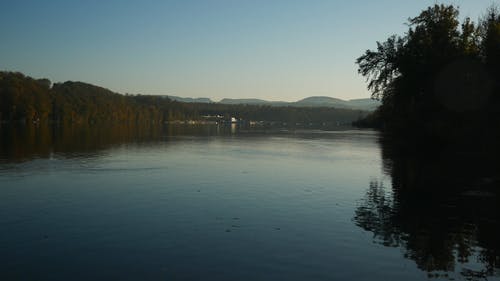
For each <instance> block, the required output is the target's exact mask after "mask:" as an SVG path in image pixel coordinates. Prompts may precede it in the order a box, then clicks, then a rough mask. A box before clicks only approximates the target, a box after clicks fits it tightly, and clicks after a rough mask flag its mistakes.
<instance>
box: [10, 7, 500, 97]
mask: <svg viewBox="0 0 500 281" xmlns="http://www.w3.org/2000/svg"><path fill="white" fill-rule="evenodd" d="M434 3H436V1H427V0H419V1H414V0H379V1H373V0H366V1H365V0H359V1H352V0H351V1H347V0H346V1H334V0H331V1H327V0H324V1H314V0H303V1H294V0H283V1H281V0H246V1H244V0H199V1H189V0H179V1H167V0H163V1H161V0H158V1H151V0H142V1H126V0H122V1H116V0H109V1H108V0H106V1H104V0H85V1H81V0H78V1H73V0H57V1H50V0H46V1H39V0H16V1H8V3H7V1H5V0H4V1H3V4H2V5H1V8H0V38H1V39H0V69H1V70H9V71H21V72H23V73H25V74H27V75H29V76H33V77H36V78H41V77H46V78H49V79H50V80H52V81H53V82H62V81H66V80H73V81H84V82H88V83H92V84H96V85H99V86H103V87H105V88H109V89H111V90H113V91H116V92H120V93H131V94H138V93H142V94H169V95H178V96H184V97H210V98H213V99H215V100H218V99H220V98H223V97H230V98H245V97H255V98H264V99H269V100H289V101H290V100H297V99H300V98H304V97H307V96H311V95H325V96H332V97H338V98H344V99H350V98H365V97H369V96H370V94H369V92H368V91H367V90H366V86H365V81H364V79H363V78H362V77H360V76H359V75H358V74H357V72H356V65H355V64H354V61H355V59H356V58H357V57H358V56H360V55H361V54H362V53H363V52H364V50H366V49H370V48H374V46H375V41H377V40H378V41H383V40H385V39H386V38H387V37H388V36H389V35H391V34H394V33H397V34H402V33H403V32H404V31H405V30H406V27H405V25H404V23H405V21H406V19H407V18H408V17H410V16H416V15H417V14H418V13H419V12H420V11H421V10H423V9H424V8H426V7H427V6H429V5H433V4H434ZM439 3H451V4H454V5H459V6H460V7H461V16H462V17H464V16H469V17H471V18H472V19H474V20H475V19H477V18H478V17H479V16H481V15H482V14H483V13H484V11H485V10H486V8H487V7H489V6H491V5H492V4H495V1H491V0H456V1H443V2H439ZM497 4H498V1H497Z"/></svg>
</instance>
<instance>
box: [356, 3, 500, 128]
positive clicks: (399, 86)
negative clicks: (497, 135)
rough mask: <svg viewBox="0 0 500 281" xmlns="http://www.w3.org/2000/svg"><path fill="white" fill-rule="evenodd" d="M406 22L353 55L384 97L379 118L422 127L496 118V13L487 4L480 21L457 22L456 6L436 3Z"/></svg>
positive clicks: (499, 54) (499, 46)
mask: <svg viewBox="0 0 500 281" xmlns="http://www.w3.org/2000/svg"><path fill="white" fill-rule="evenodd" d="M407 24H408V31H407V32H406V33H405V34H404V35H401V36H398V35H393V36H390V37H389V38H388V39H387V40H386V41H384V42H377V48H376V49H375V50H367V51H366V52H365V53H364V54H363V55H362V56H360V57H359V58H358V59H357V60H356V63H357V64H358V67H359V68H358V71H359V73H360V74H361V75H363V76H365V77H366V79H367V81H368V89H369V90H370V91H371V92H372V98H374V99H378V100H381V101H382V106H381V107H380V109H379V110H378V112H377V113H376V116H379V118H380V119H381V122H382V123H384V125H385V126H386V127H388V128H389V127H390V128H396V129H399V130H401V129H402V128H412V129H415V128H422V129H425V130H427V131H436V130H441V129H443V128H444V127H446V126H448V127H449V126H455V127H460V126H468V125H470V124H473V123H483V122H484V120H486V119H490V120H493V119H495V120H496V121H495V122H498V113H499V108H500V103H499V96H500V90H499V89H500V87H499V81H500V76H499V69H500V13H499V12H498V11H497V10H496V9H495V8H490V9H489V10H488V12H487V13H486V16H484V17H483V18H482V19H481V20H480V21H479V23H477V24H476V23H474V22H473V21H472V20H470V19H469V18H466V19H464V20H463V21H462V22H460V21H459V10H458V9H457V8H455V7H454V6H452V5H437V4H436V5H434V6H432V7H429V8H427V9H426V10H424V11H422V12H421V13H420V14H419V15H418V16H416V17H414V18H409V19H408V23H407ZM471 118H472V119H474V120H473V121H471ZM466 120H468V121H466Z"/></svg>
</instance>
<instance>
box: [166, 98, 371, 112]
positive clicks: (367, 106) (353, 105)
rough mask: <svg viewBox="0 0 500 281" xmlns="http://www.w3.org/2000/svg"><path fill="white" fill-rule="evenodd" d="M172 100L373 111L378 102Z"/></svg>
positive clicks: (319, 99) (323, 99) (227, 99)
mask: <svg viewBox="0 0 500 281" xmlns="http://www.w3.org/2000/svg"><path fill="white" fill-rule="evenodd" d="M166 97H168V98H170V99H172V100H175V101H180V102H189V103H220V104H249V105H269V106H293V107H335V108H345V109H356V110H367V111H373V110H375V109H376V108H377V107H378V106H379V105H380V102H379V101H376V100H372V99H352V100H342V99H337V98H332V97H327V96H312V97H307V98H304V99H301V100H298V101H295V102H286V101H267V100H263V99H253V98H248V99H230V98H224V99H222V100H220V101H218V102H216V101H213V100H211V99H210V98H184V97H178V96H166Z"/></svg>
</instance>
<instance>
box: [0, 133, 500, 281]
mask: <svg viewBox="0 0 500 281" xmlns="http://www.w3.org/2000/svg"><path fill="white" fill-rule="evenodd" d="M0 132H1V133H2V135H1V141H2V143H1V148H2V150H1V153H0V155H1V157H2V159H1V160H0V229H2V231H1V232H0V252H1V253H2V254H1V255H0V275H1V276H2V280H402V279H405V280H426V279H428V278H438V279H444V280H447V279H455V280H467V279H469V280H470V279H476V280H483V278H485V277H487V278H488V280H499V278H498V276H499V272H498V269H499V255H498V253H499V252H498V249H499V248H498V242H497V239H496V237H498V236H496V235H497V234H498V233H499V232H498V217H497V216H496V215H491V214H494V213H495V212H496V211H498V207H496V206H498V204H497V201H496V200H497V199H496V197H495V195H494V193H491V192H490V193H487V192H483V191H482V192H483V193H470V190H467V191H460V192H461V193H459V194H458V193H457V194H458V195H456V194H455V195H456V196H455V195H449V194H448V193H447V195H446V196H444V195H443V196H441V197H440V196H437V195H436V194H433V195H432V196H427V197H432V198H433V199H434V200H430V202H431V203H428V202H429V200H427V201H422V200H424V199H422V200H420V201H418V200H417V201H415V200H413V199H411V198H413V197H414V196H413V195H415V193H412V192H410V191H408V190H406V189H407V187H406V186H407V185H408V181H412V180H408V179H407V178H406V176H407V175H406V174H407V173H408V169H407V166H408V165H410V164H408V163H406V162H405V163H404V164H401V161H399V160H398V159H399V158H397V157H395V156H394V155H399V154H397V153H396V152H394V151H396V149H392V148H393V145H387V142H384V141H383V139H382V137H381V136H380V135H379V134H378V133H376V132H373V131H358V130H343V131H305V130H278V131H276V130H274V131H263V130H259V131H255V130H254V131H252V130H243V129H241V130H240V129H236V130H235V128H233V129H232V130H231V128H221V127H180V128H179V127H175V128H172V127H170V128H149V129H137V128H114V129H113V128H102V129H97V128H83V129H81V128H65V129H61V128H59V129H50V130H48V131H46V130H45V129H43V128H21V129H11V128H9V129H5V128H4V129H3V131H0ZM403 159H406V158H403ZM398 161H399V162H398ZM414 162H415V161H414ZM417 163H418V162H417ZM413 164H414V165H415V163H413ZM399 166H404V167H406V169H401V168H400V167H399ZM398 169H399V170H398ZM400 170H404V172H400ZM410 170H411V169H410ZM401 174H405V175H406V176H405V177H403V178H404V179H405V180H402V179H401V178H402V177H401ZM425 174H429V172H427V171H426V172H425ZM474 177H475V178H476V179H477V180H478V181H480V182H481V183H483V182H484V183H483V185H487V186H488V185H490V186H491V185H494V184H496V182H495V181H496V178H494V177H488V176H476V175H475V176H474ZM418 178H419V177H417V176H416V179H418ZM413 181H415V180H413ZM461 181H462V180H461ZM441 184H442V183H441ZM464 192H469V193H464ZM460 194H462V195H460ZM463 194H465V195H463ZM467 194H469V195H470V196H467ZM408 197H411V198H410V199H411V200H410V199H408ZM416 197H418V196H416ZM443 197H445V198H446V200H444V199H443V200H441V199H442V198H443ZM450 198H452V199H450ZM457 198H458V199H457ZM463 198H465V199H463ZM471 198H472V199H471ZM478 198H479V199H478ZM459 199H460V200H462V199H463V200H466V201H467V202H468V203H470V202H477V201H478V200H479V201H480V202H481V204H480V205H483V206H486V207H488V206H489V207H488V208H490V209H486V210H483V209H484V208H486V207H484V208H483V209H481V208H479V209H477V208H475V209H474V210H476V212H477V213H474V212H472V211H471V210H464V208H463V206H462V205H460V202H459V201H460V200H459ZM463 200H462V201H463ZM445 201H446V202H447V203H446V204H449V205H450V206H447V205H446V204H444V203H443V202H445ZM423 202H427V205H426V204H422V203H423ZM436 206H438V207H436ZM457 206H458V207H457ZM436 208H442V209H436ZM457 208H459V209H460V210H462V211H463V213H465V214H466V215H463V214H461V213H458V212H457ZM491 208H493V209H491ZM443 210H445V211H443ZM481 211H483V212H485V213H481ZM443 212H444V213H443ZM436 213H439V215H436ZM485 214H486V215H485Z"/></svg>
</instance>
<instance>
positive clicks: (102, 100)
mask: <svg viewBox="0 0 500 281" xmlns="http://www.w3.org/2000/svg"><path fill="white" fill-rule="evenodd" d="M364 114H365V113H364V112H360V111H356V110H348V109H334V108H326V107H325V108H310V107H309V108H306V107H304V108H298V107H274V106H273V107H271V106H260V105H228V104H216V103H211V104H205V103H183V102H177V101H173V100H170V99H168V98H165V97H161V96H148V95H121V94H117V93H114V92H111V91H109V90H107V89H104V88H101V87H97V86H94V85H90V84H86V83H82V82H64V83H56V84H54V85H51V82H50V81H49V80H47V79H33V78H31V77H27V76H25V75H23V74H21V73H14V72H0V120H1V121H2V122H28V123H29V122H34V123H38V122H43V123H46V122H57V123H78V124H96V123H109V122H112V123H130V122H134V123H165V122H168V121H184V120H201V119H203V118H204V116H208V115H211V116H216V115H219V116H223V118H226V119H228V118H230V117H235V118H238V119H243V120H257V121H261V120H262V121H282V122H330V123H350V122H351V121H352V120H355V119H357V118H359V117H360V116H363V115H364Z"/></svg>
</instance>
